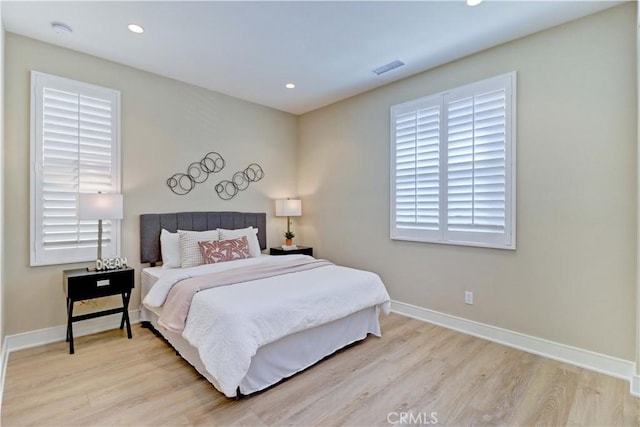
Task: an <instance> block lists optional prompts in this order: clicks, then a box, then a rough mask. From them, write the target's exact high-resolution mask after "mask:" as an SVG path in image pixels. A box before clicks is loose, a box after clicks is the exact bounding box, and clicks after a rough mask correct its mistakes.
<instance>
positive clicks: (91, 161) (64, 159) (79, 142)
mask: <svg viewBox="0 0 640 427" xmlns="http://www.w3.org/2000/svg"><path fill="white" fill-rule="evenodd" d="M32 82H33V92H34V93H33V105H32V114H33V121H34V122H35V123H33V124H32V129H33V135H32V142H33V146H32V151H33V154H32V157H33V164H34V170H33V174H32V192H33V201H32V204H33V206H32V211H33V216H34V217H33V218H32V244H33V248H32V265H44V264H57V263H69V262H79V261H89V260H93V259H95V257H96V252H97V237H98V225H97V224H98V222H97V220H90V221H86V220H84V221H80V220H79V219H78V212H77V211H78V193H97V192H103V193H119V192H120V182H119V176H120V171H119V151H120V150H119V123H118V122H119V93H118V92H116V91H113V90H110V89H105V88H99V87H96V86H92V85H87V84H84V83H80V82H74V81H71V80H67V79H62V78H59V77H55V76H49V75H46V74H42V73H35V72H34V73H33V76H32ZM118 234H119V230H118V227H117V226H116V225H115V224H114V223H113V222H111V221H107V220H105V221H103V254H104V256H105V257H111V256H115V255H116V254H117V253H118V252H119V251H118V248H117V246H118V243H119V238H118Z"/></svg>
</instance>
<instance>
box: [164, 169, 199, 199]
mask: <svg viewBox="0 0 640 427" xmlns="http://www.w3.org/2000/svg"><path fill="white" fill-rule="evenodd" d="M167 185H168V186H169V188H170V189H171V191H173V192H174V193H176V194H178V195H180V196H184V195H185V194H188V193H189V192H190V191H191V190H193V188H194V187H195V186H196V181H195V180H194V179H193V177H192V176H191V175H188V174H186V173H176V174H173V175H172V176H171V177H170V178H168V179H167Z"/></svg>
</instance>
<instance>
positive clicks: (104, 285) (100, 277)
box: [62, 267, 135, 354]
mask: <svg viewBox="0 0 640 427" xmlns="http://www.w3.org/2000/svg"><path fill="white" fill-rule="evenodd" d="M134 271H135V270H134V269H133V268H129V267H127V268H122V269H119V270H108V271H87V269H86V268H81V269H76V270H65V271H64V272H63V274H62V278H63V280H62V288H63V289H64V294H65V296H66V297H67V341H68V342H69V354H73V353H74V349H73V327H72V324H73V322H78V321H80V320H86V319H93V318H94V317H100V316H108V315H110V314H115V313H122V320H121V321H120V329H122V328H123V327H124V326H125V325H126V326H127V337H129V339H131V324H130V323H129V299H130V298H131V289H133V287H134V278H133V275H134ZM118 294H120V295H122V307H119V308H112V309H110V310H103V311H98V312H95V313H88V314H83V315H80V316H74V315H73V303H75V302H76V301H82V300H87V299H93V298H100V297H106V296H110V295H118Z"/></svg>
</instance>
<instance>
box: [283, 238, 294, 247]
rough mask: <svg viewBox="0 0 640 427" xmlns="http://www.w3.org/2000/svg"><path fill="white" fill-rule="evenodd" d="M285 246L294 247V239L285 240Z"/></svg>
mask: <svg viewBox="0 0 640 427" xmlns="http://www.w3.org/2000/svg"><path fill="white" fill-rule="evenodd" d="M284 244H285V245H287V246H291V245H293V239H285V240H284Z"/></svg>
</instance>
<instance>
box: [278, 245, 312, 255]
mask: <svg viewBox="0 0 640 427" xmlns="http://www.w3.org/2000/svg"><path fill="white" fill-rule="evenodd" d="M297 254H301V255H309V256H313V248H312V247H309V246H298V249H290V250H288V251H286V250H284V249H282V248H271V249H270V250H269V255H297Z"/></svg>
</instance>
